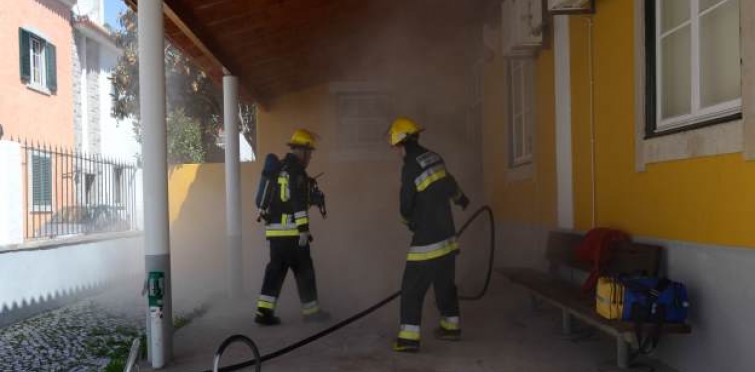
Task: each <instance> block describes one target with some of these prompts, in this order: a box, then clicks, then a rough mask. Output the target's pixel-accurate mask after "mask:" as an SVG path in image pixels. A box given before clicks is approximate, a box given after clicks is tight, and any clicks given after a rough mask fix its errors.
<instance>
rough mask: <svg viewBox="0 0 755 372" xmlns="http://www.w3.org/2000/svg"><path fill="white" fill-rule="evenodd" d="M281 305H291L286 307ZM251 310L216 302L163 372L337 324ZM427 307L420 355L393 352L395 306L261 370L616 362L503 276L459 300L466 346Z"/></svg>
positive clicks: (556, 367) (606, 348)
mask: <svg viewBox="0 0 755 372" xmlns="http://www.w3.org/2000/svg"><path fill="white" fill-rule="evenodd" d="M377 300H379V299H376V301H375V302H377ZM290 305H293V304H290ZM282 306H283V307H286V304H285V303H284V304H283V305H282ZM252 307H253V301H252V300H251V299H249V300H248V301H245V302H242V303H237V304H228V303H226V304H216V306H214V307H213V308H211V309H210V310H209V311H208V312H207V314H205V315H204V316H202V317H201V318H199V319H196V320H194V321H193V322H192V323H191V324H189V325H188V326H186V327H185V328H182V329H180V330H179V331H177V332H176V335H175V349H174V350H175V355H174V360H173V363H172V364H171V365H170V366H169V367H168V368H166V369H164V371H181V372H192V371H202V370H208V369H210V368H211V367H212V357H213V353H214V350H215V349H216V348H217V346H218V345H219V344H220V343H221V342H222V340H223V339H225V338H226V337H228V336H230V335H232V334H243V335H247V336H249V337H251V338H252V339H253V340H254V341H255V342H256V343H257V344H258V346H259V347H260V349H261V353H262V354H263V355H264V354H266V353H270V352H272V351H275V350H278V349H279V348H281V347H284V346H286V345H288V344H291V343H293V342H295V341H298V340H299V339H301V338H304V337H307V336H309V335H311V334H314V333H316V332H318V331H319V330H321V329H324V328H325V327H326V326H328V325H331V324H334V323H335V320H334V321H332V322H329V323H326V324H314V325H313V324H305V323H303V322H302V321H301V320H300V319H299V317H298V316H297V314H296V310H297V309H294V306H287V307H288V308H287V309H286V308H284V309H282V312H281V316H282V318H283V321H284V324H282V325H281V326H278V327H272V328H261V327H258V326H257V325H255V324H254V323H253V322H252V310H251V309H252ZM347 307H348V306H345V308H347ZM331 308H332V307H331ZM359 310H360V309H353V310H351V311H346V310H343V309H341V310H340V311H339V312H337V313H334V314H333V315H334V319H338V320H340V319H344V318H346V317H348V316H350V315H352V314H353V313H356V312H357V311H359ZM425 310H426V311H425V317H424V321H423V323H424V327H423V330H422V333H423V343H422V350H421V352H420V353H418V354H400V353H395V352H392V351H391V350H390V344H391V341H392V340H393V338H394V337H395V335H396V329H397V323H398V301H394V302H393V303H391V304H389V305H387V306H385V307H384V308H382V309H380V310H378V311H376V312H375V313H373V314H372V315H369V316H368V317H366V318H363V319H362V320H360V321H358V322H356V323H354V324H352V325H350V326H348V327H346V328H343V329H341V330H339V331H337V332H336V333H333V334H331V335H329V336H326V337H325V338H323V339H320V340H319V341H317V342H315V343H312V344H309V345H307V346H304V347H302V348H300V349H298V350H295V351H293V352H291V353H289V354H287V355H285V356H283V357H280V358H277V359H274V360H271V361H268V362H265V363H264V364H263V368H262V369H263V371H318V372H319V371H329V372H330V371H406V372H411V371H417V372H419V371H469V372H474V371H528V372H548V371H554V372H555V371H559V372H561V371H574V372H585V371H606V370H612V369H613V367H612V363H611V360H612V359H613V357H614V350H615V346H614V343H613V342H612V340H611V339H610V338H607V337H603V336H602V335H600V334H593V335H592V336H591V337H587V338H584V337H583V338H582V339H581V340H578V339H572V338H567V337H564V336H562V335H561V334H560V333H559V330H560V315H559V312H558V311H557V310H555V309H553V308H550V307H547V306H546V305H543V306H542V307H541V308H540V309H538V310H533V308H532V307H531V305H530V301H529V297H528V295H527V293H526V292H525V291H523V290H521V289H520V288H518V287H516V286H513V285H511V284H509V283H508V282H507V281H506V280H505V279H503V278H501V277H494V279H493V282H492V283H491V288H490V291H489V293H488V295H487V296H486V297H485V298H484V299H482V300H480V301H477V302H463V303H462V326H463V341H461V342H457V343H454V342H443V341H438V340H435V339H433V338H432V328H434V327H435V324H437V319H438V315H437V312H436V310H435V308H434V299H433V298H432V296H431V295H429V296H428V299H427V301H426V303H425ZM341 311H343V313H341ZM250 357H251V352H250V351H248V350H247V349H245V346H243V345H234V346H231V347H230V348H229V350H228V351H227V352H226V355H225V356H224V358H223V361H222V363H221V364H222V365H229V364H232V363H238V362H240V361H244V360H247V359H249V358H250ZM646 362H647V361H646ZM650 363H651V364H652V365H654V366H655V367H656V369H655V370H656V371H658V372H669V371H673V370H671V369H669V368H667V367H664V366H660V365H659V363H657V362H650ZM144 370H146V371H149V370H150V369H149V368H148V367H147V365H146V364H144V365H143V366H142V371H144ZM246 370H250V371H251V370H253V369H246ZM639 370H642V369H639Z"/></svg>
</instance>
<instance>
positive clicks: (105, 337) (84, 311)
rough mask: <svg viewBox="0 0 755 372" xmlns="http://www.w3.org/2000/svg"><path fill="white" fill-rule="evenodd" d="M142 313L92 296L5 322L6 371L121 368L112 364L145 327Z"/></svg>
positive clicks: (1, 342)
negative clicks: (117, 309)
mask: <svg viewBox="0 0 755 372" xmlns="http://www.w3.org/2000/svg"><path fill="white" fill-rule="evenodd" d="M141 314H143V313H141ZM141 314H140V313H139V312H138V311H137V312H134V311H131V312H130V313H120V314H115V313H114V312H112V311H111V309H108V308H107V307H106V306H103V305H102V304H100V303H98V302H95V301H93V300H91V299H90V300H83V301H79V302H77V303H74V304H72V305H69V306H66V307H64V308H61V309H58V310H54V311H50V312H47V313H44V314H41V315H38V316H35V317H33V318H29V319H27V320H25V321H22V322H19V323H16V324H13V325H10V326H8V327H6V328H2V329H0V371H3V372H5V371H24V372H26V371H76V372H79V371H109V370H113V371H119V370H121V369H122V367H121V369H118V368H114V367H115V366H114V365H111V366H110V368H108V364H110V362H111V359H117V357H119V356H121V357H122V356H123V355H124V353H125V355H128V350H129V348H130V344H131V342H132V341H133V339H134V337H138V336H139V335H140V334H141V333H143V328H144V321H143V316H141V317H140V315H141Z"/></svg>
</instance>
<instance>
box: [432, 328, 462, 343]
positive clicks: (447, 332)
mask: <svg viewBox="0 0 755 372" xmlns="http://www.w3.org/2000/svg"><path fill="white" fill-rule="evenodd" d="M433 334H434V335H435V338H437V339H438V340H444V341H459V340H461V330H460V329H446V328H443V327H438V328H436V329H435V332H433Z"/></svg>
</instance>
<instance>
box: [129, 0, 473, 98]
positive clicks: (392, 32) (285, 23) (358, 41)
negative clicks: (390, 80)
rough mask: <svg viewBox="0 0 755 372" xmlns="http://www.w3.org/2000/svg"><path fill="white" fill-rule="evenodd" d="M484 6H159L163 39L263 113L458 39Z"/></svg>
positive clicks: (435, 0) (467, 0)
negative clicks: (234, 85)
mask: <svg viewBox="0 0 755 372" xmlns="http://www.w3.org/2000/svg"><path fill="white" fill-rule="evenodd" d="M125 1H126V2H127V4H128V5H130V6H131V7H132V9H134V10H136V8H137V7H138V0H125ZM142 1H145V0H142ZM485 2H486V1H485V0H164V16H165V33H166V36H167V38H168V39H169V40H170V41H171V42H172V43H173V44H174V45H176V46H177V47H178V48H180V49H181V50H183V51H184V52H185V53H186V54H188V55H189V56H190V57H191V58H192V59H193V60H194V61H195V62H197V63H198V64H199V65H200V66H202V67H203V68H204V69H205V71H206V72H207V73H208V74H209V75H210V76H211V77H212V78H213V80H215V81H218V82H219V81H220V80H221V78H222V76H223V68H226V69H227V70H229V71H230V72H231V73H232V74H233V75H236V76H238V77H239V79H240V85H241V94H242V96H245V97H246V98H247V99H251V100H254V101H256V102H258V103H259V104H261V106H263V107H267V106H269V105H270V104H271V102H273V100H274V99H275V98H276V97H279V96H281V95H283V94H286V93H290V92H293V91H297V90H301V89H304V88H307V87H310V86H313V85H316V84H320V83H325V82H329V81H335V80H344V79H353V78H355V77H356V78H359V77H360V73H359V70H360V69H372V70H375V69H378V70H379V69H380V68H381V66H382V67H385V66H387V65H395V61H396V60H399V61H400V60H401V58H410V56H409V55H411V54H416V55H413V56H411V58H416V57H418V56H419V54H422V53H425V52H423V51H422V50H421V49H423V48H424V47H426V46H428V45H432V43H436V44H435V45H441V44H443V43H446V42H449V41H450V40H455V39H458V35H459V34H460V33H463V32H465V30H467V31H468V28H469V25H470V24H474V22H478V21H480V19H481V18H483V17H484V14H482V13H483V8H484V7H483V3H485ZM376 45H379V47H375V46H376ZM392 45H396V48H393V47H392ZM454 53H455V52H450V55H453V54H454ZM437 57H438V55H437V54H436V55H433V54H432V53H431V54H430V55H428V56H426V57H425V58H437ZM387 58H392V59H393V62H394V63H388V62H387V60H386V59H387Z"/></svg>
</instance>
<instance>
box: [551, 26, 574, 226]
mask: <svg viewBox="0 0 755 372" xmlns="http://www.w3.org/2000/svg"><path fill="white" fill-rule="evenodd" d="M553 19H554V23H555V30H554V35H555V48H554V49H555V51H554V53H555V65H556V82H555V83H556V174H557V185H558V186H557V200H558V204H557V205H558V227H560V228H564V229H571V228H574V186H573V173H572V147H571V146H572V144H571V71H570V68H571V63H570V60H569V59H570V53H569V16H565V15H558V16H554V17H553Z"/></svg>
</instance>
